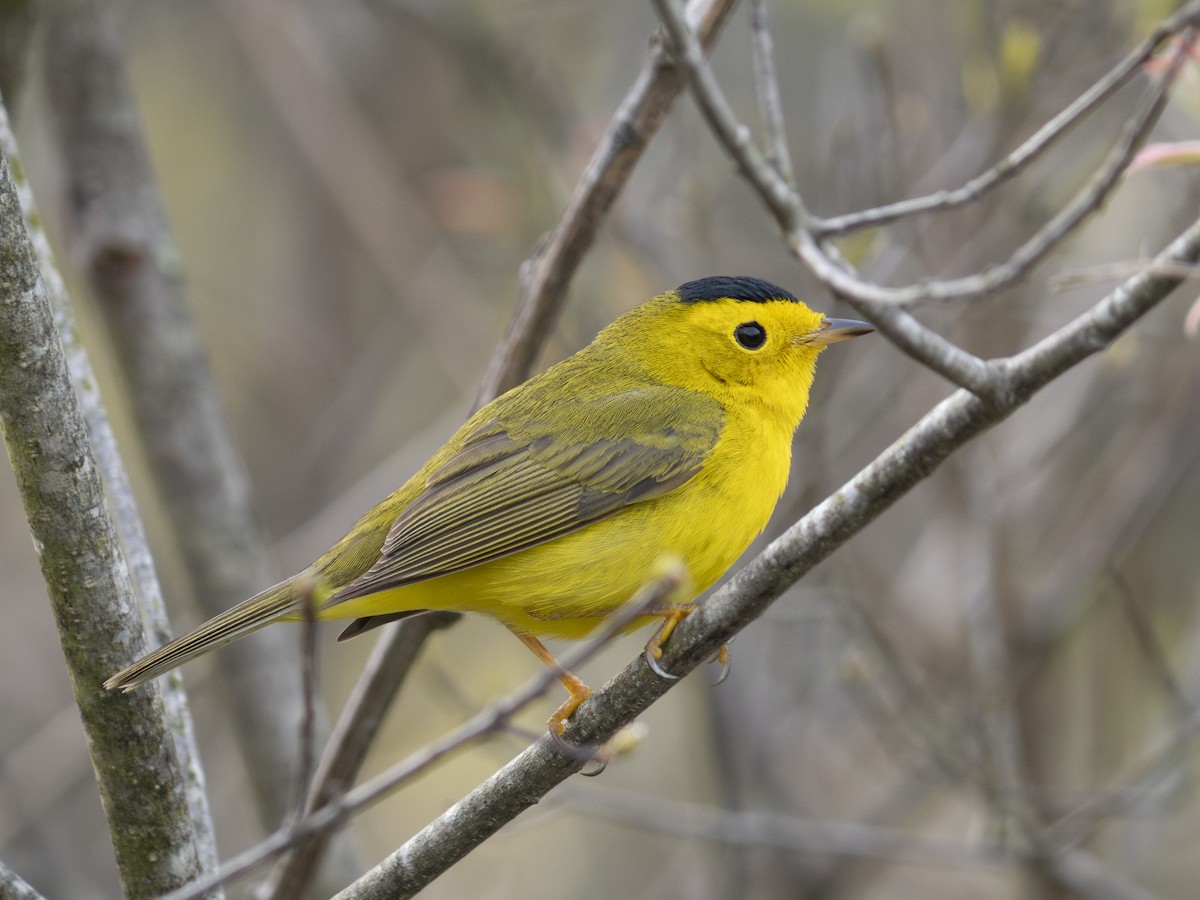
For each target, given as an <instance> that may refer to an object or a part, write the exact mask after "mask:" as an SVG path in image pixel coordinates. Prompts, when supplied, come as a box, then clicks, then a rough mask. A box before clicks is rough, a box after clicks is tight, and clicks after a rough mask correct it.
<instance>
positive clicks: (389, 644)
mask: <svg viewBox="0 0 1200 900" xmlns="http://www.w3.org/2000/svg"><path fill="white" fill-rule="evenodd" d="M458 619H459V616H458V615H457V614H456V613H428V614H426V615H423V616H417V617H416V618H415V619H411V620H408V621H404V622H398V623H396V624H394V625H391V626H388V631H389V632H393V633H390V634H389V633H385V634H384V635H381V636H380V639H379V640H378V641H377V642H376V644H375V647H374V649H373V650H372V652H371V657H370V659H368V660H367V664H366V666H365V667H364V669H363V672H362V675H361V676H360V677H359V679H358V681H357V682H356V683H355V686H354V690H353V692H352V693H351V695H350V699H349V700H347V702H346V706H345V708H344V709H343V710H342V714H341V716H340V717H339V718H338V721H337V724H336V725H335V726H334V728H333V731H332V732H331V733H330V735H329V740H328V742H327V743H326V745H325V751H324V753H323V754H322V758H321V761H320V764H319V766H318V767H317V773H316V775H315V777H314V778H313V784H312V788H311V790H310V791H309V794H308V800H307V803H306V805H305V810H304V812H305V813H311V812H313V811H314V810H316V809H319V808H320V807H322V806H324V805H326V804H328V803H329V802H330V801H332V800H334V799H335V798H338V797H341V796H342V795H343V794H345V793H346V792H347V791H349V790H350V788H351V787H352V786H353V784H354V779H355V778H356V777H357V776H358V772H359V770H360V768H361V767H362V764H363V761H364V760H365V759H366V756H367V750H368V749H369V748H370V745H371V741H372V740H373V738H374V737H375V733H376V731H377V729H378V727H379V723H380V721H381V719H382V718H383V716H384V714H385V713H386V711H387V710H388V709H389V708H390V706H391V704H392V701H393V700H394V699H395V697H396V695H397V694H398V693H399V691H400V688H401V686H402V685H403V684H404V680H405V678H406V676H407V675H408V672H409V670H410V668H411V667H412V665H413V663H415V662H416V660H417V654H418V653H419V652H420V649H421V646H422V645H423V644H424V642H425V639H426V638H427V637H428V636H429V634H430V633H431V632H433V631H436V630H437V629H440V628H445V627H446V626H447V625H450V624H452V623H454V622H457V621H458ZM328 842H329V833H328V832H324V831H323V832H318V833H315V834H312V835H310V836H309V837H308V838H307V839H305V840H304V841H302V842H301V843H299V844H297V845H296V847H295V849H294V850H292V851H291V852H290V853H289V854H288V855H287V856H286V857H285V858H284V859H283V860H281V861H280V863H279V865H278V866H277V867H276V868H275V870H274V871H273V872H272V873H271V877H270V879H269V880H268V883H267V885H266V886H265V887H264V889H263V891H262V894H263V895H265V896H267V897H278V898H281V900H282V898H288V897H296V896H299V895H300V894H302V893H303V892H304V888H305V886H306V885H308V883H309V882H310V880H311V878H312V876H313V873H314V872H315V870H316V868H317V866H318V865H319V864H320V861H321V858H322V856H323V854H324V851H325V847H326V845H327V844H328Z"/></svg>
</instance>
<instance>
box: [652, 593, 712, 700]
mask: <svg viewBox="0 0 1200 900" xmlns="http://www.w3.org/2000/svg"><path fill="white" fill-rule="evenodd" d="M693 609H695V607H694V606H693V605H692V604H691V603H664V604H663V605H662V606H655V607H653V608H651V609H650V610H649V611H648V613H647V614H648V615H651V616H662V620H663V621H662V624H661V625H659V626H658V629H657V630H656V631H655V632H654V634H652V635H650V640H648V641H647V642H646V663H647V664H648V665H649V666H650V668H651V669H652V670H653V671H654V673H655V674H656V675H658V676H659V677H660V678H666V679H668V680H672V681H673V680H675V679H676V678H678V677H679V676H677V675H672V674H670V673H669V672H666V671H664V670H663V669H662V668H661V667H660V666H659V665H658V660H659V659H661V658H662V652H663V651H662V648H663V644H665V643H666V642H667V639H668V638H669V637H670V636H671V634H672V633H673V632H674V631H675V629H676V628H677V627H679V623H680V622H682V621H683V620H684V619H686V618H687V617H688V616H690V615H691V614H692V610H693ZM730 658H731V654H730V652H729V645H728V644H722V645H721V649H720V650H718V651H717V655H716V661H717V662H718V663H720V665H721V668H722V670H723V673H728V671H729V661H730ZM724 680H725V675H724V674H722V675H721V678H720V680H719V681H718V682H717V684H720V683H721V681H724Z"/></svg>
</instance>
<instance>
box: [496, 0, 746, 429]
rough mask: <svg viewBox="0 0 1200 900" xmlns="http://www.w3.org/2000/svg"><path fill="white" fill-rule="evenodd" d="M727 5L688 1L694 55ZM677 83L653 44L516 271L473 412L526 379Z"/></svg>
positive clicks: (709, 39) (675, 69)
mask: <svg viewBox="0 0 1200 900" xmlns="http://www.w3.org/2000/svg"><path fill="white" fill-rule="evenodd" d="M732 7H733V0H692V2H691V3H690V4H689V6H688V10H687V12H686V13H681V15H683V16H684V17H685V18H686V19H687V20H688V21H689V22H691V23H692V24H693V27H694V28H695V33H696V41H697V47H698V49H697V52H700V53H703V52H704V50H703V49H700V48H709V47H711V46H712V44H713V43H714V42H715V41H716V39H717V36H718V35H719V33H720V28H721V25H722V24H723V23H724V21H725V18H726V16H727V15H728V13H729V10H730V9H731V8H732ZM685 80H686V79H685V78H684V75H683V73H682V72H681V71H680V69H679V66H677V65H676V64H675V61H674V59H673V58H672V57H671V54H669V53H667V52H665V51H664V50H663V49H662V47H660V46H658V45H657V44H655V46H654V47H652V48H651V50H650V55H649V58H648V59H647V60H646V63H645V65H643V67H642V71H641V72H640V73H639V75H638V78H637V82H636V83H635V84H634V86H633V88H632V89H631V90H630V91H629V93H628V94H627V95H626V96H625V99H624V100H623V101H622V102H621V105H620V107H619V108H618V109H617V113H616V115H615V116H613V119H612V121H611V122H610V123H609V126H608V130H607V131H606V132H605V135H604V137H603V138H602V139H601V141H600V144H599V146H598V147H597V149H596V152H595V153H594V154H593V155H592V158H591V160H590V161H589V162H588V165H587V168H586V169H585V170H584V173H583V177H582V178H581V179H580V180H579V183H578V184H577V185H576V186H575V192H574V193H573V194H572V195H571V199H570V201H569V202H568V204H567V209H566V211H565V212H564V213H563V215H562V218H561V219H559V222H558V224H557V225H556V226H555V228H554V230H553V231H552V232H550V234H549V236H548V237H547V238H546V240H545V242H544V244H543V245H542V246H541V247H540V248H539V250H538V252H537V253H536V254H535V255H534V256H533V257H532V258H530V259H529V260H526V262H525V264H524V265H523V266H522V273H521V294H520V296H519V297H518V299H517V308H516V311H515V312H514V313H513V317H512V319H510V320H509V323H508V327H507V328H506V329H505V332H504V336H503V337H502V338H501V339H500V344H499V346H498V347H497V350H496V353H495V355H494V356H493V357H492V361H491V363H490V364H489V366H488V370H487V372H486V373H485V375H484V377H483V382H482V384H481V385H480V387H479V394H478V399H477V405H482V403H483V402H484V401H485V400H487V399H490V398H492V397H495V396H497V395H499V394H502V393H504V392H505V391H506V390H508V389H509V388H511V387H514V386H515V385H517V384H519V383H520V382H521V381H523V380H524V379H525V378H527V377H528V375H529V369H530V366H532V365H533V358H534V354H535V353H536V352H537V349H538V347H540V346H541V344H542V341H543V340H544V339H545V337H546V335H547V334H548V333H549V331H550V328H551V327H552V326H553V324H554V321H555V319H556V318H557V316H558V309H559V306H560V304H561V302H562V297H563V295H564V293H565V292H566V289H567V286H568V285H569V284H570V281H571V277H572V276H573V275H574V274H575V269H576V268H577V267H578V265H579V262H580V260H582V258H583V254H584V253H585V252H586V251H587V249H588V247H590V246H591V244H592V241H593V239H594V238H595V235H596V230H597V229H598V228H599V226H600V223H601V222H602V221H603V220H604V217H605V215H606V214H607V212H608V210H609V208H610V207H611V206H612V203H613V201H614V200H615V199H616V198H617V195H618V194H619V193H620V192H621V190H622V188H624V186H625V184H626V182H627V181H628V180H629V176H630V175H631V174H632V173H633V169H634V167H635V166H636V165H637V162H638V160H640V159H641V156H642V153H643V151H644V150H645V149H646V147H647V146H648V145H649V143H650V141H651V139H652V138H653V137H654V135H656V134H657V133H658V130H659V128H660V127H661V126H662V123H663V121H665V119H666V117H667V114H668V113H669V112H670V111H671V107H672V105H673V104H674V102H675V100H676V98H677V97H678V96H679V94H680V92H681V91H682V90H683V87H684V84H685Z"/></svg>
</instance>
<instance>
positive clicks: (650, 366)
mask: <svg viewBox="0 0 1200 900" xmlns="http://www.w3.org/2000/svg"><path fill="white" fill-rule="evenodd" d="M872 330H873V329H872V328H871V326H870V325H867V324H866V323H864V322H856V321H852V320H846V319H830V318H826V317H825V316H823V315H822V314H821V313H818V312H813V311H812V310H811V309H809V308H808V307H807V306H805V305H804V304H803V303H801V302H800V301H799V300H797V299H796V298H795V297H793V296H792V295H791V294H790V293H788V292H787V291H785V290H783V289H782V288H779V287H776V286H775V285H773V284H770V283H768V282H765V281H761V280H759V279H757V278H748V277H717V278H703V279H700V280H698V281H690V282H688V283H687V284H684V285H681V286H680V287H679V288H677V289H675V290H673V291H667V292H666V293H663V294H659V295H658V296H657V297H654V298H652V299H651V300H648V301H646V302H645V303H643V304H642V305H641V306H638V307H636V308H635V309H633V310H630V311H629V312H627V313H625V314H624V315H622V316H621V317H620V318H618V319H617V320H616V321H615V322H613V323H612V324H611V325H609V326H608V327H607V328H605V329H604V330H603V331H601V332H600V334H599V335H597V336H596V339H595V340H594V341H593V342H592V343H591V344H590V345H588V346H587V347H585V348H584V349H582V350H580V351H579V352H578V353H576V354H575V355H574V356H571V357H570V358H568V359H566V360H563V361H562V362H560V363H558V364H557V365H555V366H553V367H551V368H550V369H547V370H546V371H545V372H543V373H541V374H540V375H537V376H535V377H533V378H531V379H530V380H529V381H527V382H525V383H524V384H522V385H520V386H518V387H516V388H514V389H513V390H511V391H509V392H508V393H506V394H504V395H503V396H501V397H498V398H497V399H495V400H493V401H492V402H491V403H489V404H488V405H487V406H485V407H483V408H482V409H481V410H479V412H477V413H475V415H473V416H471V418H470V419H468V420H467V422H466V424H465V425H463V426H462V427H461V428H460V429H459V430H458V431H457V432H456V433H455V434H454V436H453V437H451V438H450V440H448V441H447V442H446V443H445V445H444V446H443V447H442V448H441V449H440V450H438V452H437V453H435V454H434V455H433V456H432V457H431V458H430V459H429V461H428V462H426V463H425V465H424V466H422V467H421V469H420V470H419V471H418V472H417V473H416V474H415V475H414V476H413V477H412V478H410V479H409V480H408V481H407V482H406V483H405V484H404V485H403V486H402V487H400V488H399V489H398V490H397V491H395V492H394V493H393V494H391V495H390V496H389V497H387V498H386V499H385V500H384V501H383V502H382V503H380V504H379V505H378V506H376V507H374V508H373V509H372V510H370V511H369V512H368V513H367V514H366V515H364V516H363V517H362V518H361V519H359V521H358V522H357V523H356V524H355V525H354V527H353V528H352V529H351V530H350V532H349V533H348V534H347V535H346V536H345V537H343V538H342V539H341V540H340V541H338V542H337V543H336V544H335V545H334V546H333V548H332V549H330V550H329V551H328V552H327V553H325V554H324V555H323V556H321V557H320V558H319V559H317V560H316V561H315V562H314V563H313V564H312V565H310V566H309V567H308V568H306V569H304V570H303V571H302V572H300V573H298V574H296V575H294V576H292V577H291V578H289V579H287V580H286V581H283V582H281V583H280V584H277V585H275V586H274V587H272V588H268V589H267V590H265V591H263V592H262V593H261V594H258V595H257V596H254V597H251V598H250V599H249V600H246V601H245V602H243V603H241V604H239V605H238V606H235V607H234V608H233V609H230V610H228V611H227V612H224V613H221V614H220V615H218V616H215V617H214V618H212V619H210V620H209V621H208V622H205V623H204V624H203V625H201V626H199V627H198V628H196V629H195V630H194V631H191V632H189V633H187V634H185V635H183V636H182V637H179V638H176V639H175V640H173V641H171V642H169V643H167V644H166V645H164V646H163V647H160V648H159V649H158V650H155V651H153V652H152V653H150V654H148V655H146V656H145V657H143V658H142V659H140V660H138V661H137V662H135V663H133V664H132V665H130V666H128V667H127V668H125V669H122V670H121V671H120V672H118V673H116V674H115V675H113V676H112V677H111V678H109V679H108V680H107V681H106V682H105V683H104V686H105V687H106V688H108V689H110V690H114V689H121V690H126V691H128V690H131V689H133V688H135V687H137V686H138V685H140V684H142V683H143V682H145V681H147V680H149V679H151V678H154V677H156V676H158V675H161V674H162V673H164V672H166V671H168V670H170V669H173V668H174V667H176V666H178V665H180V664H181V663H183V662H186V661H187V660H189V659H192V658H193V657H196V656H199V655H201V654H203V653H207V652H209V651H210V650H213V649H215V648H217V647H220V646H222V645H224V644H227V643H229V642H231V641H235V640H237V639H238V638H241V637H244V636H245V635H248V634H250V633H251V632H253V631H257V630H258V629H259V628H262V627H263V626H265V625H268V624H270V623H271V622H277V621H281V620H285V621H287V620H290V621H297V620H301V619H303V618H304V617H305V613H304V605H305V604H311V609H312V612H313V614H314V615H315V616H316V617H317V618H318V619H352V620H353V622H352V623H351V625H350V626H349V627H348V628H347V629H346V630H345V632H343V634H342V638H346V637H351V636H354V635H356V634H360V633H362V632H364V631H367V630H369V629H371V628H374V627H375V626H377V625H381V624H383V623H385V622H390V621H393V620H395V619H400V618H404V617H406V616H412V615H417V614H420V613H422V612H426V611H429V610H453V611H457V612H466V613H481V614H483V615H486V616H491V617H492V618H494V619H496V620H498V621H500V622H501V623H503V624H504V625H505V626H507V627H508V628H509V629H510V630H511V631H512V632H513V633H514V634H515V635H516V636H517V637H519V638H520V639H521V640H522V641H523V642H524V643H525V645H526V646H528V647H529V648H530V649H531V650H532V651H533V652H534V653H535V654H537V656H538V658H539V659H541V660H542V661H543V662H544V663H546V664H547V665H551V666H554V667H557V668H559V671H560V680H561V681H562V683H563V686H564V687H565V688H566V689H567V691H568V693H569V695H570V696H569V697H568V699H567V701H566V702H565V703H564V704H563V705H562V706H561V707H559V709H558V710H557V711H556V712H555V713H554V715H553V716H552V717H551V719H550V723H549V724H550V728H551V730H552V731H553V732H554V733H556V734H558V733H561V732H562V729H563V725H564V723H565V721H566V719H567V718H568V717H569V716H570V715H571V713H572V712H574V710H575V708H576V707H577V706H578V705H579V704H580V703H581V702H583V700H585V699H586V698H587V697H588V696H589V695H590V693H591V692H590V690H589V689H588V687H587V686H586V685H585V684H584V683H583V682H582V681H580V680H579V679H578V678H576V677H575V676H573V675H571V674H570V673H568V672H565V671H563V670H562V669H561V667H558V663H557V661H556V660H555V659H554V657H553V656H552V655H551V654H550V652H549V651H548V650H547V649H546V647H545V646H544V645H543V644H542V642H541V641H540V640H539V637H546V636H550V637H559V638H580V637H583V636H585V635H587V634H588V633H589V632H591V631H592V630H593V629H594V628H595V627H596V626H597V625H598V624H599V623H601V622H602V621H603V620H604V619H605V618H606V617H608V616H611V615H612V614H613V613H615V612H616V611H617V610H619V609H621V607H622V606H623V605H624V604H625V603H626V602H627V601H628V600H629V599H630V598H631V597H632V596H633V595H634V594H635V593H636V592H637V591H638V589H639V587H641V586H642V585H643V584H644V583H645V581H646V580H647V578H648V577H649V575H650V573H651V572H652V571H653V570H654V567H655V564H656V561H658V560H661V559H663V558H665V557H675V558H678V559H680V560H682V561H683V563H684V565H685V566H686V569H687V573H688V575H689V576H690V582H689V583H690V589H689V591H688V594H687V596H686V597H685V598H684V599H685V600H687V601H690V600H691V599H692V598H693V597H695V596H696V595H697V594H699V593H700V592H701V591H703V590H704V589H706V588H707V587H709V586H710V585H711V584H712V583H713V582H714V581H716V580H717V578H719V577H720V576H721V575H722V574H723V573H724V572H725V570H726V569H728V568H729V567H730V566H731V565H732V564H733V563H734V561H735V560H736V559H737V558H738V557H739V556H740V555H741V554H742V552H743V551H744V550H745V549H746V547H747V546H749V544H750V542H751V541H752V540H753V539H754V538H755V537H756V536H757V535H758V534H759V532H761V531H762V529H763V527H764V526H765V525H766V523H767V519H768V518H769V517H770V515H771V511H772V510H773V509H774V508H775V503H776V501H777V500H778V499H779V496H780V494H781V493H782V492H783V488H784V486H785V485H786V483H787V478H788V472H789V470H790V468H791V448H792V432H793V431H795V429H796V426H797V425H798V424H799V423H800V419H801V418H802V417H803V416H804V412H805V409H806V408H807V406H808V397H809V389H810V388H811V386H812V381H813V373H814V371H815V368H816V363H817V356H818V355H819V354H820V353H821V351H822V350H823V349H824V348H825V347H826V346H828V345H829V344H833V343H836V342H838V341H844V340H846V339H848V338H852V337H856V336H858V335H862V334H866V333H868V332H870V331H872ZM689 608H690V607H689V606H688V605H687V603H681V602H670V603H664V604H661V605H660V606H659V607H657V608H652V609H649V610H647V614H646V616H644V617H641V618H639V619H638V621H636V622H635V623H633V626H631V627H637V626H638V625H640V624H643V623H644V622H646V621H649V620H652V619H654V618H656V617H660V618H661V619H662V621H663V627H661V628H660V629H659V631H658V633H657V634H656V635H655V637H654V638H652V639H651V642H650V644H648V645H647V652H648V653H649V654H650V656H651V657H652V658H653V657H656V656H657V655H658V654H660V653H661V646H662V643H663V641H665V640H666V638H667V637H668V636H669V634H670V631H671V629H672V628H673V627H674V625H675V623H677V622H678V621H679V620H680V619H681V618H682V617H683V616H685V615H686V614H687V612H688V610H689Z"/></svg>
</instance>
